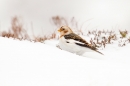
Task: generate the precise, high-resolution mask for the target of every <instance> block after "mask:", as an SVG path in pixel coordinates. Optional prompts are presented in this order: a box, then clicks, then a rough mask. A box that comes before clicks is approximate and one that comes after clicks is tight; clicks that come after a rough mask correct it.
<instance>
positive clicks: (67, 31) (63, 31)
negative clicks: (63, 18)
mask: <svg viewBox="0 0 130 86" xmlns="http://www.w3.org/2000/svg"><path fill="white" fill-rule="evenodd" d="M58 32H60V37H62V36H64V35H67V34H70V33H73V31H72V30H71V29H70V27H68V26H62V27H60V29H59V30H58Z"/></svg>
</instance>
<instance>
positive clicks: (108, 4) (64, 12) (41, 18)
mask: <svg viewBox="0 0 130 86" xmlns="http://www.w3.org/2000/svg"><path fill="white" fill-rule="evenodd" d="M15 16H17V17H18V18H19V19H20V22H22V24H23V27H24V28H26V29H27V31H28V33H29V34H31V30H32V29H33V31H34V34H35V35H43V34H44V35H48V34H51V33H53V32H54V31H55V30H56V29H58V27H60V25H57V24H56V23H55V20H54V19H64V20H65V21H66V23H62V24H67V25H69V22H70V23H73V22H74V21H75V22H76V23H75V25H76V24H78V26H76V27H74V25H73V24H70V25H69V26H70V27H71V26H72V27H73V28H76V29H83V30H84V31H86V30H93V29H98V30H102V29H105V30H107V29H109V30H119V29H120V30H121V29H122V30H125V29H126V30H129V31H130V0H0V30H1V31H4V30H8V29H10V28H11V19H12V18H13V17H15ZM72 21H73V22H72Z"/></svg>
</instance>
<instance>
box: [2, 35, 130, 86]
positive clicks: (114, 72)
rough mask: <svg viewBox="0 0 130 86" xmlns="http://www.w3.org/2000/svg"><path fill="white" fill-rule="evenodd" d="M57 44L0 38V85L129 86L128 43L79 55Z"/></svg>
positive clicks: (129, 45) (53, 42) (50, 41)
mask: <svg viewBox="0 0 130 86" xmlns="http://www.w3.org/2000/svg"><path fill="white" fill-rule="evenodd" d="M57 43H58V41H57V40H46V41H45V42H44V43H33V42H29V41H25V40H23V41H19V40H14V39H11V38H10V39H8V38H2V37H0V52H1V55H0V86H130V82H129V81H130V69H129V66H130V63H129V61H130V58H129V57H130V54H129V52H128V51H130V48H129V47H130V44H127V46H124V47H113V46H114V44H113V45H108V46H109V47H106V48H105V49H104V50H101V52H103V53H104V54H105V55H104V56H100V55H98V54H96V53H94V52H87V53H85V55H84V56H78V55H75V54H72V53H70V52H67V51H64V50H60V49H58V48H57V47H56V44H57Z"/></svg>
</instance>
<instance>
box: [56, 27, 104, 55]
mask: <svg viewBox="0 0 130 86" xmlns="http://www.w3.org/2000/svg"><path fill="white" fill-rule="evenodd" d="M58 32H59V33H60V37H59V43H58V47H59V48H60V49H62V50H65V51H68V52H71V53H75V54H77V55H83V54H84V53H85V52H90V51H94V52H97V53H99V54H102V55H103V53H101V52H99V51H98V49H97V48H96V47H95V46H92V45H91V44H89V43H88V42H87V41H86V40H85V39H83V38H82V37H80V36H79V35H77V34H75V33H74V32H73V31H72V29H71V28H70V27H69V26H61V27H60V28H59V29H58Z"/></svg>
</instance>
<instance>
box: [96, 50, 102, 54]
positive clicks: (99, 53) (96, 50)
mask: <svg viewBox="0 0 130 86" xmlns="http://www.w3.org/2000/svg"><path fill="white" fill-rule="evenodd" d="M95 51H96V52H97V53H99V54H102V55H104V54H103V53H101V52H99V51H97V50H95Z"/></svg>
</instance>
